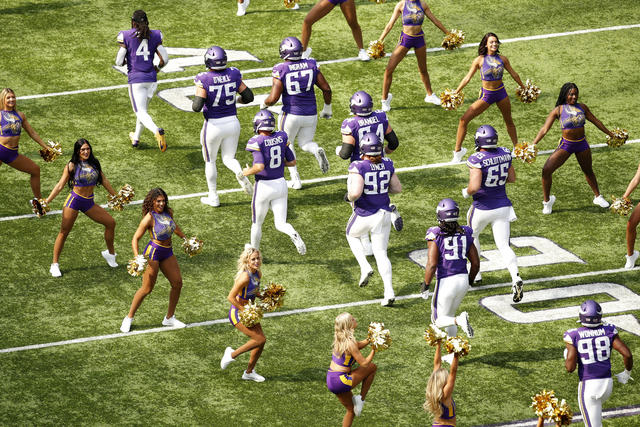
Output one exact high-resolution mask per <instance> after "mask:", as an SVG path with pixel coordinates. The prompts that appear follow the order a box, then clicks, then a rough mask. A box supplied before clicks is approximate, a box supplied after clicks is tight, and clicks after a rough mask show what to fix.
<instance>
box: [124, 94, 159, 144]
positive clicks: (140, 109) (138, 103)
mask: <svg viewBox="0 0 640 427" xmlns="http://www.w3.org/2000/svg"><path fill="white" fill-rule="evenodd" d="M157 88H158V83H156V82H146V83H130V84H129V99H130V100H131V106H132V107H133V112H134V113H136V130H135V132H134V139H136V140H139V139H140V134H141V133H142V126H143V125H144V127H146V128H147V129H149V130H150V131H151V132H153V134H154V135H155V134H156V133H158V126H156V124H155V123H154V122H153V119H152V118H151V116H150V115H149V113H147V106H148V105H149V101H150V100H151V98H153V94H154V93H155V91H156V89H157Z"/></svg>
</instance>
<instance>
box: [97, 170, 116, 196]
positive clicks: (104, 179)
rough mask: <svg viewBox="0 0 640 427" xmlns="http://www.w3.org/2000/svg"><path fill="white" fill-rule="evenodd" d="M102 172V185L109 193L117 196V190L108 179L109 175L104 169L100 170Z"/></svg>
mask: <svg viewBox="0 0 640 427" xmlns="http://www.w3.org/2000/svg"><path fill="white" fill-rule="evenodd" d="M100 174H101V175H102V186H103V187H104V189H105V190H107V193H109V194H110V195H112V196H115V195H116V192H115V190H114V189H113V187H112V186H111V183H110V182H109V180H108V179H107V176H106V175H105V174H104V172H102V171H100Z"/></svg>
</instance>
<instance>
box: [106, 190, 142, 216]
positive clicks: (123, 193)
mask: <svg viewBox="0 0 640 427" xmlns="http://www.w3.org/2000/svg"><path fill="white" fill-rule="evenodd" d="M135 195H136V193H135V191H134V190H133V187H132V186H131V185H129V184H125V185H123V186H122V188H120V190H118V194H116V195H115V196H109V201H108V202H107V206H109V208H110V209H112V210H114V211H121V210H122V209H124V206H125V205H128V204H129V203H131V201H132V200H133V197H134V196H135Z"/></svg>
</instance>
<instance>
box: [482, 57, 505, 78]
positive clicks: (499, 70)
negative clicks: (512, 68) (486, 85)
mask: <svg viewBox="0 0 640 427" xmlns="http://www.w3.org/2000/svg"><path fill="white" fill-rule="evenodd" d="M503 73H504V62H503V61H502V58H500V55H485V56H484V58H483V59H482V70H481V76H482V80H484V81H485V82H493V81H497V80H502V74H503Z"/></svg>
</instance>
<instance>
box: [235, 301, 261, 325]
mask: <svg viewBox="0 0 640 427" xmlns="http://www.w3.org/2000/svg"><path fill="white" fill-rule="evenodd" d="M262 314H263V311H262V307H260V306H259V305H258V304H256V303H255V302H253V301H249V302H248V303H246V304H245V306H244V307H243V308H242V310H240V311H239V312H238V318H240V322H241V323H242V324H243V325H244V326H246V327H247V328H253V327H254V326H256V325H257V324H258V323H260V320H262Z"/></svg>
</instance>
